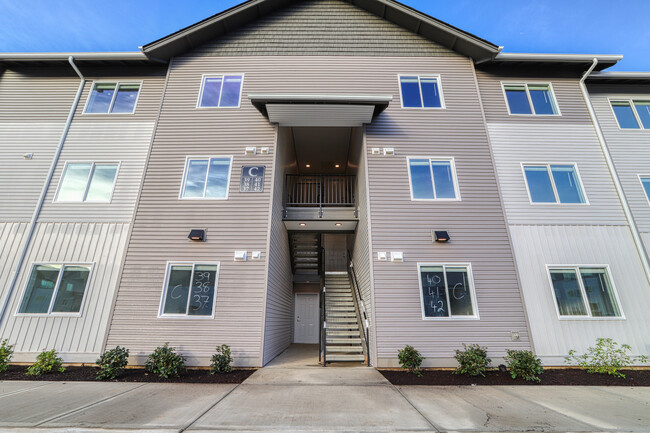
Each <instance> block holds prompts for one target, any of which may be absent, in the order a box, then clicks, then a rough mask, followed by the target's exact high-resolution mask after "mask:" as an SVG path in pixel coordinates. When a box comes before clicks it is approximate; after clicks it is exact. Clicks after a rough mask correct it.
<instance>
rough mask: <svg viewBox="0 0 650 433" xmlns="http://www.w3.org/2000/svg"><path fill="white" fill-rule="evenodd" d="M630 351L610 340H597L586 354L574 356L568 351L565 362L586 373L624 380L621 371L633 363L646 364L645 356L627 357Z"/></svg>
mask: <svg viewBox="0 0 650 433" xmlns="http://www.w3.org/2000/svg"><path fill="white" fill-rule="evenodd" d="M630 350H632V348H631V347H630V346H628V345H627V344H622V345H621V346H620V347H619V346H618V343H617V342H615V341H614V340H612V339H611V338H597V339H596V346H595V347H589V348H588V349H587V353H585V354H583V355H576V351H575V350H570V351H569V356H567V357H566V362H567V363H569V364H572V363H575V364H577V365H579V366H580V367H582V368H586V369H587V373H600V374H604V373H607V374H611V375H613V376H616V377H622V378H624V377H625V375H624V374H623V373H621V369H623V368H625V367H629V366H630V365H631V364H632V363H633V362H634V361H637V362H648V358H647V357H646V356H643V355H638V356H630V355H628V352H629V351H630Z"/></svg>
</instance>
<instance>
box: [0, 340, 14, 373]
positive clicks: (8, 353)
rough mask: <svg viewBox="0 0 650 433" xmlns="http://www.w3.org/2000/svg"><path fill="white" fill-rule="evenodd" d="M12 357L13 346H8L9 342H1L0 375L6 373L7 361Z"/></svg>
mask: <svg viewBox="0 0 650 433" xmlns="http://www.w3.org/2000/svg"><path fill="white" fill-rule="evenodd" d="M13 356H14V346H13V345H11V344H9V340H3V341H2V343H0V373H4V372H5V371H7V367H8V366H9V361H11V358H12V357H13Z"/></svg>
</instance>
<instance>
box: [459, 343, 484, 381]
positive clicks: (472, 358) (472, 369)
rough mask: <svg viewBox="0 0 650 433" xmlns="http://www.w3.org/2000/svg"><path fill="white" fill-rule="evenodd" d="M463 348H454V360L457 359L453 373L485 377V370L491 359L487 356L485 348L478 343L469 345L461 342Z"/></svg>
mask: <svg viewBox="0 0 650 433" xmlns="http://www.w3.org/2000/svg"><path fill="white" fill-rule="evenodd" d="M463 347H464V348H465V350H456V356H454V358H456V361H458V364H459V366H458V368H457V369H456V371H454V373H456V374H469V375H470V376H478V375H479V374H480V375H481V376H483V377H485V370H486V369H487V367H488V365H490V362H491V361H492V360H491V359H490V358H488V357H487V348H486V347H481V346H479V345H478V344H470V345H469V346H468V345H467V344H465V343H463Z"/></svg>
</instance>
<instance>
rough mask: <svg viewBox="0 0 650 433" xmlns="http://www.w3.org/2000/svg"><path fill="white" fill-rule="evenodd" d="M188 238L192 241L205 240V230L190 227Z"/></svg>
mask: <svg viewBox="0 0 650 433" xmlns="http://www.w3.org/2000/svg"><path fill="white" fill-rule="evenodd" d="M187 238H188V239H190V240H192V241H201V242H204V241H205V230H202V229H192V230H190V234H189V235H188V236H187Z"/></svg>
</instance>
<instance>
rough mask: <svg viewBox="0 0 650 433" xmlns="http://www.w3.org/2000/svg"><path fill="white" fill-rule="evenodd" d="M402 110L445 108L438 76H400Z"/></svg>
mask: <svg viewBox="0 0 650 433" xmlns="http://www.w3.org/2000/svg"><path fill="white" fill-rule="evenodd" d="M398 80H399V95H400V100H401V101H402V108H445V98H444V97H443V95H442V83H441V80H440V75H418V74H400V75H398Z"/></svg>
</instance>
